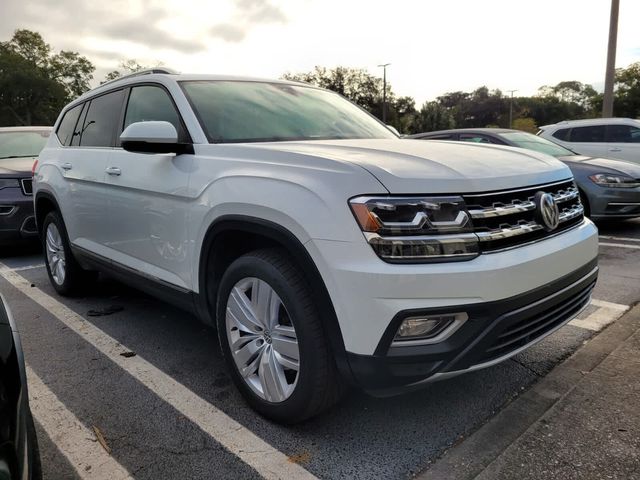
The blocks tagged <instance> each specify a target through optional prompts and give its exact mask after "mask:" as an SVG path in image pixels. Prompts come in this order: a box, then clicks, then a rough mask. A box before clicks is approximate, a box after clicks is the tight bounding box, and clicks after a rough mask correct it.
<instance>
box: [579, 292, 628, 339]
mask: <svg viewBox="0 0 640 480" xmlns="http://www.w3.org/2000/svg"><path fill="white" fill-rule="evenodd" d="M591 305H593V306H595V307H597V309H596V310H595V311H594V312H592V313H590V314H588V315H587V316H585V317H583V316H582V315H579V316H578V317H576V318H575V319H573V320H571V321H570V322H569V325H573V326H574V327H581V328H586V329H587V330H591V331H593V332H599V331H600V330H602V329H603V328H604V327H606V326H607V325H609V324H611V323H613V322H615V321H616V320H617V319H619V318H620V317H621V316H622V315H623V314H624V312H626V311H627V310H629V308H630V307H629V306H628V305H620V304H618V303H611V302H606V301H604V300H595V299H594V300H592V301H591Z"/></svg>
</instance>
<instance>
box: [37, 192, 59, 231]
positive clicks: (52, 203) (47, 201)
mask: <svg viewBox="0 0 640 480" xmlns="http://www.w3.org/2000/svg"><path fill="white" fill-rule="evenodd" d="M52 211H57V212H59V213H60V215H62V212H61V211H60V205H59V204H58V201H57V200H56V198H55V197H54V196H53V195H52V194H51V193H49V192H37V193H36V198H35V201H34V213H35V216H36V227H37V228H38V232H40V233H41V232H42V224H43V222H44V218H45V217H46V216H47V214H48V213H49V212H52Z"/></svg>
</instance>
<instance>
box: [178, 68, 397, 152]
mask: <svg viewBox="0 0 640 480" xmlns="http://www.w3.org/2000/svg"><path fill="white" fill-rule="evenodd" d="M181 86H182V89H183V90H184V92H185V94H186V95H187V97H188V99H189V101H190V102H191V105H192V107H193V109H194V110H195V112H196V115H198V117H199V120H200V124H201V125H202V128H203V129H204V131H205V133H206V135H207V138H208V139H209V142H211V143H234V142H275V141H287V140H326V139H348V138H349V139H352V138H397V137H396V136H395V135H394V134H393V133H391V131H389V129H387V127H385V126H384V125H383V124H382V123H380V122H379V121H378V120H376V119H375V118H374V117H372V116H371V115H369V114H368V113H366V112H365V111H364V110H362V109H360V108H359V107H357V106H355V105H354V104H352V103H351V102H349V101H347V100H345V99H344V98H342V97H341V96H340V95H337V94H335V93H332V92H328V91H326V90H319V89H316V88H312V87H304V86H297V85H286V84H279V83H266V82H246V81H245V82H243V81H186V82H181Z"/></svg>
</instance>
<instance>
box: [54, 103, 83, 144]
mask: <svg viewBox="0 0 640 480" xmlns="http://www.w3.org/2000/svg"><path fill="white" fill-rule="evenodd" d="M81 111H82V104H80V105H76V106H75V107H73V108H71V109H70V110H67V112H66V113H65V114H64V117H62V121H61V122H60V125H59V126H58V131H57V132H56V135H57V136H58V140H60V143H61V144H62V145H64V146H65V147H68V146H69V145H71V141H72V139H73V132H74V130H75V127H76V123H77V122H78V117H79V116H80V112H81Z"/></svg>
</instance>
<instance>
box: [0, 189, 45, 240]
mask: <svg viewBox="0 0 640 480" xmlns="http://www.w3.org/2000/svg"><path fill="white" fill-rule="evenodd" d="M37 236H38V231H37V228H36V222H35V216H34V213H33V198H32V197H30V196H27V195H24V194H23V193H22V190H20V189H19V188H4V189H2V190H0V245H8V244H15V243H19V242H21V241H24V240H26V239H35V238H37Z"/></svg>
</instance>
